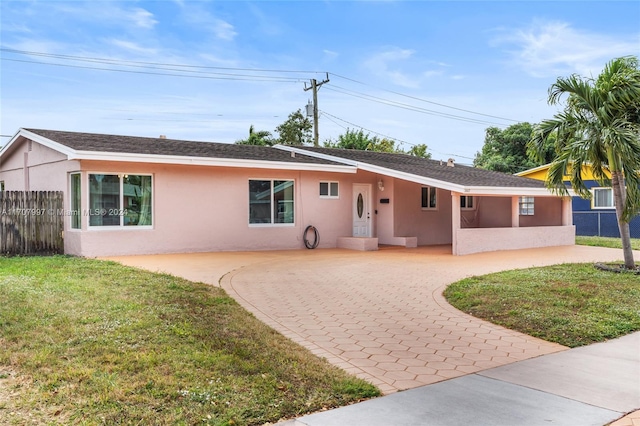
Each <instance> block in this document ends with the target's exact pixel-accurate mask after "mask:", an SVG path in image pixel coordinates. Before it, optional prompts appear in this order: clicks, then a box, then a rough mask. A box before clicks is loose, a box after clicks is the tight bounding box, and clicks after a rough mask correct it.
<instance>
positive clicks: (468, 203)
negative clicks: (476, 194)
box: [460, 195, 476, 210]
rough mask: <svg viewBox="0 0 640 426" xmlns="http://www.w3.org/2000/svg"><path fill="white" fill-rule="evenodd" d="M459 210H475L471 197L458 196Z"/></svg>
mask: <svg viewBox="0 0 640 426" xmlns="http://www.w3.org/2000/svg"><path fill="white" fill-rule="evenodd" d="M460 208H461V209H462V210H473V209H475V208H476V207H475V200H474V199H473V195H461V196H460Z"/></svg>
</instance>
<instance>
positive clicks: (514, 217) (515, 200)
mask: <svg viewBox="0 0 640 426" xmlns="http://www.w3.org/2000/svg"><path fill="white" fill-rule="evenodd" d="M511 227H512V228H518V227H520V197H518V196H515V197H511Z"/></svg>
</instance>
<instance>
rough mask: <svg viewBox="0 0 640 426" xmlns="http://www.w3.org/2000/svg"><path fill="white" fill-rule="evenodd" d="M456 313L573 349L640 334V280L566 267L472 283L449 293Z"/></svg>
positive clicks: (482, 278)
mask: <svg viewBox="0 0 640 426" xmlns="http://www.w3.org/2000/svg"><path fill="white" fill-rule="evenodd" d="M444 295H445V297H446V298H447V300H448V301H449V303H451V304H452V305H453V306H455V307H456V308H458V309H460V310H461V311H464V312H467V313H469V314H471V315H473V316H476V317H479V318H482V319H484V320H487V321H490V322H492V323H495V324H499V325H502V326H504V327H506V328H510V329H512V330H517V331H520V332H522V333H525V334H528V335H531V336H535V337H539V338H541V339H544V340H547V341H550V342H556V343H560V344H561V345H565V346H569V347H577V346H582V345H588V344H590V343H594V342H601V341H604V340H607V339H613V338H616V337H619V336H622V335H625V334H628V333H631V332H633V331H637V330H640V276H638V275H634V274H631V273H621V274H614V273H612V272H605V271H600V270H598V269H596V268H595V267H594V266H593V264H565V265H558V266H550V267H543V268H531V269H522V270H513V271H506V272H500V273H495V274H490V275H484V276H480V277H472V278H468V279H465V280H462V281H459V282H457V283H454V284H452V285H450V286H449V287H447V289H446V290H445V292H444Z"/></svg>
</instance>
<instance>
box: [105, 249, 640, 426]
mask: <svg viewBox="0 0 640 426" xmlns="http://www.w3.org/2000/svg"><path fill="white" fill-rule="evenodd" d="M620 257H621V252H620V250H614V249H605V248H594V247H586V246H565V247H555V248H544V249H529V250H517V251H505V252H494V253H480V254H475V255H469V256H459V257H454V256H452V255H451V254H450V247H449V246H443V247H421V248H417V249H404V248H384V249H382V250H379V251H377V252H355V251H348V250H339V249H335V250H297V251H281V252H253V253H202V254H177V255H161V256H127V257H120V258H112V259H113V260H117V261H120V262H122V263H125V264H129V265H132V266H138V267H143V268H146V269H150V270H153V271H163V272H168V273H172V274H175V275H179V276H183V277H185V278H188V279H191V280H195V281H202V282H207V283H211V284H217V285H220V286H221V287H222V288H224V289H225V290H226V291H227V292H228V294H229V295H230V296H232V297H233V298H234V299H236V300H237V301H238V302H239V303H240V304H242V305H243V306H244V307H245V308H246V309H247V310H249V311H250V312H252V313H253V314H254V315H255V316H256V317H257V318H259V319H261V320H262V321H264V322H265V323H267V324H269V325H270V326H272V327H273V328H274V329H276V330H277V331H279V332H280V333H282V334H284V335H285V336H287V337H289V338H291V339H292V340H294V341H295V342H297V343H299V344H301V345H302V346H305V347H306V348H308V349H309V350H310V351H312V352H313V353H314V354H316V355H318V356H321V357H324V358H326V359H327V360H328V361H329V362H331V363H333V364H334V365H337V366H339V367H341V368H343V369H345V370H347V371H349V372H351V373H353V374H355V375H357V376H358V377H361V378H363V379H365V380H368V381H370V382H372V383H374V384H375V385H377V386H378V387H380V389H381V390H382V391H383V392H384V393H385V394H392V393H394V392H396V391H399V390H407V389H413V388H419V387H422V386H424V385H429V384H433V383H437V382H443V383H442V384H439V385H438V386H444V387H446V386H453V384H447V383H449V382H444V381H445V380H448V379H452V378H456V377H461V379H459V380H462V379H464V380H465V381H472V380H476V382H473V383H475V385H474V386H477V385H480V386H481V387H485V385H486V386H488V383H494V381H495V379H489V378H488V377H485V376H482V378H479V377H475V376H469V378H464V377H462V376H465V375H468V374H472V373H480V372H483V371H485V370H489V369H492V368H495V367H499V366H503V365H509V364H512V363H514V362H516V361H522V360H526V359H531V358H536V357H539V356H540V355H546V354H552V353H556V352H563V351H566V348H565V347H563V346H560V345H557V344H552V343H548V342H545V341H542V340H539V339H535V338H532V337H530V336H527V335H524V334H521V333H517V332H514V331H511V330H507V329H504V328H502V327H499V326H496V325H493V324H490V323H488V322H485V321H482V320H479V319H477V318H474V317H471V316H469V315H466V314H464V313H462V312H460V311H458V310H456V309H455V308H453V307H451V306H450V305H449V304H448V303H447V302H446V301H445V300H444V298H443V297H442V294H441V293H442V291H443V290H444V288H445V287H446V285H448V284H450V283H451V282H454V281H457V280H459V279H461V278H464V277H467V276H471V275H481V274H486V273H490V272H495V271H500V270H505V269H515V268H526V267H531V266H543V265H550V264H557V263H565V262H592V261H613V260H617V259H619V258H620ZM474 377H475V378H474ZM478 380H480V381H481V382H477V381H478ZM492 380H494V381H492ZM451 383H456V382H451ZM473 383H470V384H469V386H471V385H472V384H473ZM463 385H464V381H463ZM464 386H466V385H464ZM427 388H430V387H427ZM505 390H506V389H505ZM400 394H401V395H405V394H406V392H402V393H400ZM385 398H386V397H385ZM378 400H384V399H378ZM378 400H376V401H378ZM637 405H638V406H637V407H631V409H635V408H639V407H640V403H638V404H637ZM614 411H615V410H614ZM614 419H615V417H613V418H610V420H614ZM471 423H473V422H471ZM327 424H334V423H327ZM337 424H351V423H337ZM353 424H359V423H353ZM361 424H364V423H361ZM387 424H389V423H387ZM396 424H397V423H396ZM405 424H411V423H405ZM433 424H439V423H433ZM458 424H460V423H458ZM574 424H575V423H574Z"/></svg>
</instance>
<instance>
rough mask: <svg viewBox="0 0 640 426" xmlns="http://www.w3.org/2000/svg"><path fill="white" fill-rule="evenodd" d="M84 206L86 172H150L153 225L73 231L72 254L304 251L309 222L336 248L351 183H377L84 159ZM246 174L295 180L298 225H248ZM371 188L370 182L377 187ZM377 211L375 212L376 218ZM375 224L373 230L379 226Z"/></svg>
mask: <svg viewBox="0 0 640 426" xmlns="http://www.w3.org/2000/svg"><path fill="white" fill-rule="evenodd" d="M82 170H83V175H82V182H83V185H84V189H83V208H85V209H86V208H87V207H88V202H87V200H88V193H87V192H86V182H87V179H88V174H89V173H110V174H114V173H124V174H152V175H153V178H154V182H153V190H154V192H153V212H154V213H153V229H135V228H134V227H125V228H115V227H114V228H101V229H98V228H92V227H88V223H87V218H86V217H83V219H82V231H80V230H68V232H67V236H68V241H69V244H68V246H67V248H68V249H69V252H70V253H71V254H82V255H84V256H106V255H113V254H123V255H126V254H145V253H170V252H200V251H222V250H231V251H233V250H275V249H298V248H304V242H303V232H304V229H305V228H306V226H307V225H313V226H315V227H316V228H317V229H318V231H319V233H320V245H319V247H321V248H322V247H335V246H336V243H337V238H338V237H342V236H350V235H351V227H352V216H351V208H352V207H351V203H352V199H351V197H352V191H351V187H352V184H353V183H373V182H374V179H375V176H373V175H371V174H369V173H365V172H361V173H359V174H344V173H321V172H308V171H282V170H267V169H241V168H223V167H194V166H178V165H157V164H143V163H108V162H87V161H83V162H82ZM249 179H287V180H288V179H291V180H294V182H295V195H294V199H295V204H294V205H295V224H293V225H290V224H284V225H265V226H250V225H249V206H248V181H249ZM320 181H338V182H339V191H340V196H339V198H338V199H324V198H320V196H319V189H318V187H319V182H320ZM372 186H373V185H372ZM374 216H375V215H374ZM374 229H375V227H374Z"/></svg>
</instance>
